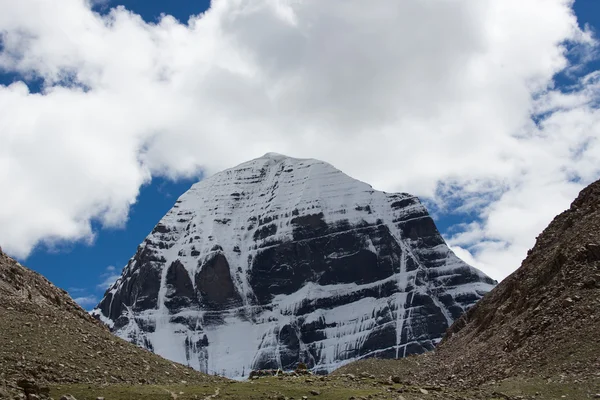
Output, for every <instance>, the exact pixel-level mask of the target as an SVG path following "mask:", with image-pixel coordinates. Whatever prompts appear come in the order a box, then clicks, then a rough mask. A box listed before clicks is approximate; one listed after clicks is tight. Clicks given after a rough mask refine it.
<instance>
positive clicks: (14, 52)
mask: <svg viewBox="0 0 600 400" xmlns="http://www.w3.org/2000/svg"><path fill="white" fill-rule="evenodd" d="M0 40H1V43H2V51H1V52H0V68H2V69H3V70H5V71H8V72H13V73H17V74H19V75H20V76H22V77H25V78H26V79H24V81H25V82H23V81H18V82H15V83H14V84H12V85H10V86H0V110H2V112H0V187H2V188H3V194H2V195H0V226H1V227H2V229H0V243H1V244H2V246H3V248H4V249H5V250H6V251H8V252H9V253H11V254H14V255H17V256H21V257H25V256H27V255H28V254H29V252H31V250H32V249H33V248H34V247H35V246H36V245H38V244H40V243H47V244H52V243H54V242H57V241H76V240H87V241H92V240H93V237H94V232H93V230H92V228H91V221H99V222H100V223H101V224H102V225H103V226H105V227H115V226H122V225H123V224H124V223H125V222H126V220H127V214H128V210H129V207H130V206H131V204H133V203H134V202H135V200H136V196H137V195H138V191H139V188H140V186H141V185H142V184H144V183H146V182H149V181H150V180H151V179H152V177H153V176H166V177H170V178H177V177H181V176H190V175H194V174H198V173H199V172H202V173H205V174H211V173H214V172H216V171H219V170H221V169H223V168H227V167H231V166H233V165H236V164H237V163H240V162H243V161H246V160H248V159H251V158H254V157H257V156H260V155H262V154H264V153H266V152H267V151H276V152H280V153H284V154H288V155H291V156H296V157H312V158H318V159H322V160H325V161H328V162H330V163H332V164H333V165H335V166H336V167H338V168H340V169H341V170H343V171H344V172H346V173H348V174H349V175H351V176H353V177H356V178H358V179H361V180H364V181H366V182H369V183H371V184H373V186H374V187H375V188H377V189H382V190H387V191H407V192H411V193H414V194H416V195H419V196H424V197H428V198H430V199H432V201H435V202H436V204H437V206H438V207H439V210H440V212H442V213H443V212H449V210H450V209H452V210H454V209H455V208H456V207H458V209H459V211H460V212H464V213H465V215H467V216H468V218H469V221H471V222H470V223H467V224H463V225H461V226H458V227H455V228H454V230H453V231H452V232H450V236H449V237H450V243H451V245H452V246H453V247H454V248H455V249H456V251H457V252H458V253H459V255H461V256H463V257H465V258H466V259H467V261H470V262H472V263H473V264H474V265H476V266H478V267H480V268H482V269H483V270H484V271H485V272H487V273H489V274H490V275H491V276H493V277H495V278H503V277H504V276H506V275H507V274H508V273H510V272H511V271H512V270H514V269H515V268H516V267H518V265H519V263H520V260H521V259H522V258H523V256H524V255H525V253H526V250H527V249H528V248H529V247H531V246H532V244H533V242H534V238H535V236H536V235H537V234H538V233H539V232H540V231H541V230H542V229H543V228H544V227H545V225H546V224H547V223H548V222H549V221H550V219H551V218H552V217H553V216H554V215H555V214H556V213H558V212H560V211H561V210H562V209H564V208H566V207H567V206H568V204H569V202H570V201H571V200H572V199H573V198H574V197H575V195H576V193H577V191H578V190H580V189H581V188H582V187H583V186H584V185H585V184H587V183H589V182H590V181H592V180H594V179H596V178H598V176H599V175H600V169H599V167H600V143H599V140H598V138H599V137H600V132H599V130H600V114H599V112H598V98H599V93H600V75H599V74H598V73H595V72H592V73H589V74H583V75H581V74H580V75H577V73H578V72H581V71H582V67H581V66H580V65H577V64H573V63H570V62H569V57H568V51H569V49H575V51H577V52H578V53H579V54H582V55H583V56H582V57H581V59H582V60H584V59H586V58H592V57H593V55H594V52H595V49H596V43H595V39H594V38H593V36H592V34H591V33H590V32H589V31H588V30H586V29H582V28H581V27H580V26H579V25H578V23H577V20H576V17H575V15H574V14H573V10H572V1H569V0H464V1H460V2H455V1H449V0H431V1H421V0H407V1H402V2H398V1H391V0H376V1H374V2H371V3H369V6H368V7H365V3H364V2H363V1H358V0H331V1H327V2H322V1H317V0H306V1H302V2H300V1H296V0H252V1H250V0H232V1H224V0H221V1H214V2H213V4H212V6H211V8H210V10H209V11H207V12H206V13H204V14H202V15H198V16H193V17H191V18H190V20H189V21H188V22H187V23H186V24H181V23H179V22H178V21H177V20H175V19H174V18H172V17H170V16H164V17H163V18H162V19H161V20H160V21H159V22H157V23H156V24H150V23H147V22H144V21H143V20H142V19H141V18H140V17H139V16H138V15H136V14H134V13H132V12H130V11H128V10H126V9H124V8H122V7H118V8H115V9H112V10H111V11H110V12H109V13H108V14H107V15H100V14H97V13H95V12H93V11H92V8H91V3H89V2H86V1H84V0H62V1H61V5H60V7H57V6H56V4H54V3H53V2H48V1H45V0H20V1H18V2H15V1H12V0H0ZM561 72H562V73H568V74H571V76H579V78H577V80H576V82H574V83H573V85H572V86H570V87H569V88H567V89H565V88H562V89H561V90H559V89H557V88H556V85H555V81H554V79H555V76H556V74H557V73H561ZM27 79H37V80H39V81H41V82H42V83H43V84H42V85H43V90H42V92H41V93H32V92H31V91H30V90H29V88H28V86H27V84H26V82H27Z"/></svg>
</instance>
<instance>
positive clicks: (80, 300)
mask: <svg viewBox="0 0 600 400" xmlns="http://www.w3.org/2000/svg"><path fill="white" fill-rule="evenodd" d="M73 300H75V302H76V303H77V304H79V305H80V306H81V307H83V308H85V309H87V308H89V307H93V306H95V305H96V304H98V298H97V297H96V296H82V297H75V298H74V299H73Z"/></svg>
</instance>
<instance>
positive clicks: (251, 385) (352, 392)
mask: <svg viewBox="0 0 600 400" xmlns="http://www.w3.org/2000/svg"><path fill="white" fill-rule="evenodd" d="M217 389H219V394H218V396H217V397H216V399H252V400H254V399H256V400H258V399H261V400H262V399H267V398H272V399H277V398H278V397H281V396H283V397H288V398H290V399H291V398H294V399H302V397H303V396H307V397H308V398H309V399H310V398H318V399H322V400H340V399H344V400H348V399H349V398H350V397H352V396H354V397H357V398H359V397H368V396H369V395H371V396H376V395H380V394H382V392H383V390H382V389H383V388H382V387H380V386H379V385H373V384H371V385H367V384H364V383H363V384H361V385H360V386H357V385H356V384H354V383H351V382H346V381H345V380H341V379H338V380H335V381H326V382H322V381H319V380H318V379H317V380H315V382H310V383H307V382H305V380H304V379H302V378H300V379H278V378H261V379H259V380H254V381H246V382H224V383H222V384H205V385H172V386H158V385H129V386H128V385H108V386H104V387H103V386H96V385H60V386H53V387H51V396H52V397H53V398H55V399H56V398H60V396H62V395H63V394H67V393H68V394H71V395H73V396H75V398H77V400H90V399H91V400H95V399H96V398H97V397H104V398H106V399H107V400H129V399H149V400H172V399H174V398H177V399H178V400H188V399H204V398H206V397H208V396H211V395H214V394H215V392H216V390H217ZM311 390H317V391H319V394H318V395H313V394H311V393H310V391H311Z"/></svg>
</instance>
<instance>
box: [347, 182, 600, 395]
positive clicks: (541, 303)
mask: <svg viewBox="0 0 600 400" xmlns="http://www.w3.org/2000/svg"><path fill="white" fill-rule="evenodd" d="M599 310H600V181H597V182H595V183H593V184H591V185H590V186H588V187H587V188H585V189H584V190H583V191H581V193H580V194H579V196H578V197H577V199H576V200H575V201H574V202H573V203H572V204H571V207H570V209H568V210H566V211H565V212H563V213H562V214H560V215H558V216H557V217H556V218H554V220H553V221H552V222H551V223H550V225H549V226H548V227H547V228H546V229H545V230H544V232H543V233H542V234H540V235H539V236H538V237H537V241H536V244H535V246H534V248H533V249H532V250H530V251H529V253H528V256H527V258H526V259H525V260H524V261H523V263H522V265H521V267H520V268H519V269H518V270H517V271H515V272H514V273H513V274H512V275H510V276H509V277H508V278H506V279H505V280H504V281H502V282H501V283H500V284H499V285H498V286H497V287H496V288H495V289H494V290H492V291H491V292H490V293H488V294H487V295H486V296H485V297H484V298H483V299H482V300H481V301H480V302H479V303H477V305H475V306H474V307H473V308H471V309H470V310H469V311H468V312H467V313H466V314H465V315H463V316H462V317H461V318H459V319H458V321H456V322H455V323H454V324H453V325H452V327H451V328H450V329H449V330H448V334H447V335H446V337H445V339H444V340H443V342H442V343H441V344H440V345H439V346H438V348H437V349H436V351H435V352H432V353H430V354H428V355H425V356H420V357H415V358H412V359H411V360H404V362H401V363H400V362H396V363H389V362H387V363H386V362H360V363H355V364H353V365H350V366H348V367H346V368H343V369H342V370H340V371H339V372H338V373H340V374H341V373H344V372H356V371H362V370H366V371H370V372H374V373H375V372H376V373H379V374H386V375H387V374H394V373H396V374H400V375H402V376H406V377H407V378H409V379H413V380H416V381H419V382H438V383H440V382H443V383H444V384H451V383H453V382H454V383H457V382H460V383H461V384H469V385H477V384H481V383H489V382H493V381H498V380H500V379H514V378H516V377H519V378H532V379H533V378H541V379H543V382H549V383H550V382H553V381H559V382H562V381H564V380H570V381H571V382H574V383H576V384H582V383H584V382H588V383H589V382H597V383H600V335H599V334H598V333H599V332H600V313H599ZM597 389H598V387H597V388H596V391H595V392H593V393H598V394H597V397H598V398H600V390H597ZM593 395H595V394H593ZM593 395H592V396H593ZM563 397H564V396H563Z"/></svg>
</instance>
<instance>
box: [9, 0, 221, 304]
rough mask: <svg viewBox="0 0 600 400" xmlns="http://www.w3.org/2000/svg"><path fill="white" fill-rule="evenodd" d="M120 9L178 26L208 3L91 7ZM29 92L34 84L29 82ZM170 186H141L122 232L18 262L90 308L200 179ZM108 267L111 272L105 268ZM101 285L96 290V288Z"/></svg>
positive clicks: (100, 232) (102, 232)
mask: <svg viewBox="0 0 600 400" xmlns="http://www.w3.org/2000/svg"><path fill="white" fill-rule="evenodd" d="M119 5H121V6H124V7H125V8H127V9H128V10H130V11H133V12H135V13H137V14H139V15H140V16H141V17H142V18H144V20H145V21H148V22H156V21H157V20H158V18H159V17H160V15H161V14H169V15H172V16H174V17H175V18H177V19H178V20H180V21H182V22H187V20H188V18H189V17H190V15H196V14H199V13H202V12H204V11H205V10H206V9H207V8H208V7H209V5H210V2H209V1H181V0H176V1H155V0H152V1H148V0H129V1H111V2H107V3H104V4H103V5H101V6H98V7H97V10H98V11H99V12H101V13H106V12H107V11H108V10H109V9H110V8H112V7H116V6H119ZM18 79H23V77H22V76H20V75H18V74H8V73H3V74H0V84H9V83H11V82H13V81H14V80H18ZM30 86H31V87H32V88H33V90H36V89H37V90H39V84H36V81H35V80H34V81H33V83H31V81H30ZM200 177H201V175H198V177H191V178H188V179H177V180H171V179H166V178H160V177H159V178H155V179H153V180H152V182H150V183H149V184H146V185H144V186H142V188H141V190H140V194H139V197H138V200H137V202H136V203H135V204H134V205H133V206H132V208H131V211H130V214H129V219H128V221H127V224H126V226H124V227H123V228H122V229H102V226H101V225H100V224H98V223H95V224H94V231H95V232H96V239H95V240H94V242H93V243H92V244H91V245H88V244H85V243H81V242H79V243H60V244H58V245H57V246H56V247H54V248H48V246H45V245H41V246H39V247H38V248H36V249H35V250H34V251H33V252H32V253H31V255H30V256H29V257H27V258H26V259H21V260H20V261H21V262H22V263H24V264H25V265H27V266H28V267H29V268H32V269H34V270H36V271H38V272H40V273H41V274H43V275H44V276H46V277H47V278H48V279H49V280H50V281H51V282H53V283H54V284H55V285H57V286H59V287H61V288H64V289H66V290H68V291H69V292H70V294H71V296H72V297H73V298H77V299H79V300H80V302H81V303H82V305H83V306H85V307H86V308H88V309H89V308H91V307H93V306H95V305H96V304H97V301H99V299H101V298H102V294H103V293H104V290H105V289H106V288H105V287H104V285H102V284H103V283H104V282H105V281H106V280H107V278H110V277H112V276H115V274H119V272H120V270H121V269H122V268H123V267H124V266H125V264H127V261H128V260H129V258H131V256H133V254H134V253H135V250H136V248H137V246H138V245H139V244H140V243H141V242H142V240H143V239H144V238H145V237H146V235H148V233H150V231H151V230H152V228H153V227H154V225H156V223H157V222H158V220H159V219H160V218H162V216H163V215H164V214H165V213H166V212H167V211H169V209H170V208H171V207H172V206H173V204H175V200H176V199H177V198H178V197H179V196H180V195H181V194H183V193H184V192H185V191H186V190H188V189H189V187H190V186H191V185H192V184H193V183H195V182H196V181H197V180H198V179H200ZM111 267H114V269H113V268H111ZM98 285H101V286H98Z"/></svg>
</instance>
